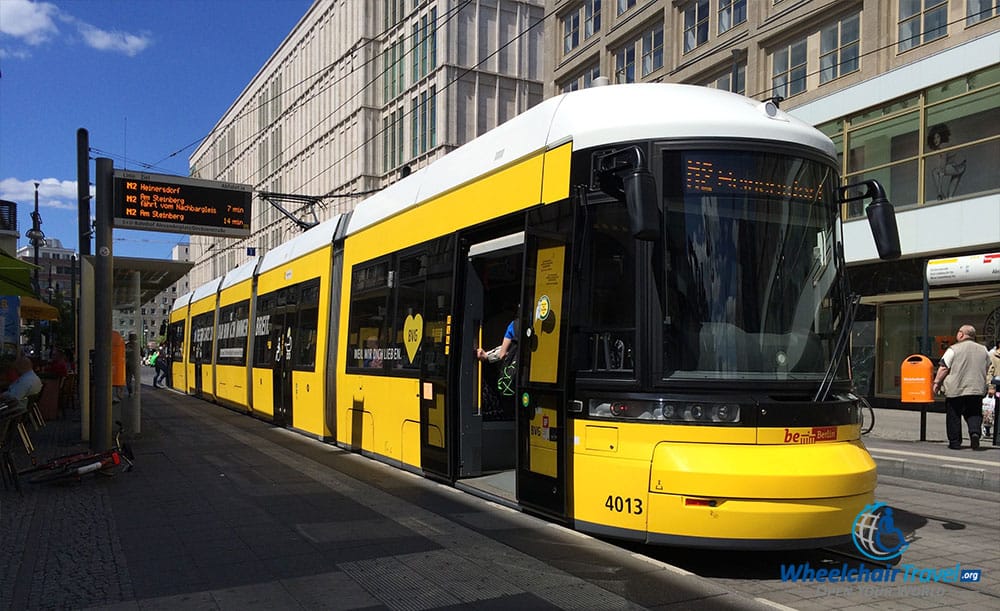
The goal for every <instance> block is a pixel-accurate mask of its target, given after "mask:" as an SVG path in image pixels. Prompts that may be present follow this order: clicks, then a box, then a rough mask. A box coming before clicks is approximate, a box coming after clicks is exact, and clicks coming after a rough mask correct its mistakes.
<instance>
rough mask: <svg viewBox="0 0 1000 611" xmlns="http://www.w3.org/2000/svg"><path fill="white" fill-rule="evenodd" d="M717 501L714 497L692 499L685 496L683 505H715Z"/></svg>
mask: <svg viewBox="0 0 1000 611" xmlns="http://www.w3.org/2000/svg"><path fill="white" fill-rule="evenodd" d="M718 504H719V503H718V502H717V501H716V500H715V499H692V498H688V497H685V498H684V506H685V507H715V506H716V505H718Z"/></svg>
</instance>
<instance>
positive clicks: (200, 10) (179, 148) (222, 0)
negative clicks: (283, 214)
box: [0, 0, 312, 258]
mask: <svg viewBox="0 0 1000 611" xmlns="http://www.w3.org/2000/svg"><path fill="white" fill-rule="evenodd" d="M311 4H312V1H311V0H71V1H54V2H36V1H33V0H0V199H5V200H10V201H14V202H17V204H18V231H19V232H20V234H21V237H20V238H19V239H18V246H19V247H20V246H24V245H26V244H27V240H26V239H25V238H24V232H25V231H27V230H28V229H30V228H31V216H30V213H31V211H32V210H33V209H34V202H35V186H34V183H35V182H38V183H41V186H40V187H39V213H40V215H41V218H42V231H44V232H45V235H46V236H47V237H53V238H58V239H59V240H61V241H62V244H63V246H65V247H67V248H72V249H74V250H79V249H78V243H77V242H78V240H77V205H76V193H77V188H76V132H77V130H78V129H79V128H81V127H82V128H84V129H86V130H88V132H89V135H90V147H91V149H92V152H91V157H109V158H111V159H113V160H114V166H115V169H129V170H143V171H148V172H154V173H160V174H174V175H179V176H186V175H187V174H188V164H187V162H188V156H189V155H190V154H191V153H192V152H193V151H194V149H195V148H196V147H197V145H198V143H200V142H201V140H202V139H203V138H205V137H206V136H207V135H208V134H209V133H210V132H211V130H212V128H213V127H214V126H215V123H216V121H217V120H218V119H219V118H220V117H221V116H222V115H223V113H225V111H226V110H227V109H228V108H229V105H230V104H231V103H232V102H233V101H234V100H235V99H236V97H237V96H238V95H239V94H240V93H241V92H242V91H243V88H244V87H245V86H246V85H247V84H248V83H249V82H250V79H252V78H253V76H254V75H255V74H256V73H257V71H258V70H259V69H260V67H261V66H262V65H263V64H264V62H265V61H266V60H267V58H268V57H270V56H271V54H272V53H273V52H274V50H275V49H277V47H278V45H280V44H281V41H282V40H284V38H285V36H286V35H288V33H289V32H291V30H292V28H293V27H294V26H295V24H296V23H297V22H298V21H299V19H301V18H302V16H303V15H305V13H306V11H307V10H308V8H309V6H310V5H311ZM94 149H97V150H96V151H94ZM150 166H152V167H150ZM90 171H91V181H93V179H94V178H93V177H94V162H93V161H91V162H90ZM91 215H93V207H92V208H91ZM114 238H115V241H114V250H115V254H116V255H121V256H131V257H149V258H169V256H170V249H171V247H172V246H173V245H174V244H176V243H177V242H179V241H186V240H187V236H179V235H174V234H167V233H156V232H148V231H126V230H121V229H116V230H115V231H114ZM91 250H93V246H92V247H91Z"/></svg>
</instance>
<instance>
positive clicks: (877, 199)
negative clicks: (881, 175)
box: [837, 180, 902, 259]
mask: <svg viewBox="0 0 1000 611" xmlns="http://www.w3.org/2000/svg"><path fill="white" fill-rule="evenodd" d="M859 187H865V192H864V194H863V195H851V193H856V192H857V189H858V188H859ZM837 193H838V199H839V201H840V202H841V203H844V202H849V201H855V200H859V199H870V200H871V203H870V204H868V207H867V208H866V209H865V214H867V215H868V225H869V227H871V231H872V237H873V238H875V248H876V249H877V250H878V256H879V258H880V259H898V258H899V256H900V255H901V254H902V249H901V248H900V246H899V228H898V227H897V226H896V211H895V210H894V209H893V207H892V204H891V203H889V199H888V198H887V197H886V196H885V189H883V188H882V185H881V184H879V182H878V181H877V180H866V181H864V182H860V183H857V184H853V185H847V186H844V187H840V189H838V192H837Z"/></svg>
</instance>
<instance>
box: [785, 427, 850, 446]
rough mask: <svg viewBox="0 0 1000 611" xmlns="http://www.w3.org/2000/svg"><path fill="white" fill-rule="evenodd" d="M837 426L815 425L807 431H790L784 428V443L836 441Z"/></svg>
mask: <svg viewBox="0 0 1000 611" xmlns="http://www.w3.org/2000/svg"><path fill="white" fill-rule="evenodd" d="M836 440H837V427H835V426H815V427H813V428H812V429H811V430H809V431H805V432H798V431H797V432H794V433H793V432H792V431H791V430H790V429H785V443H816V442H817V441H836Z"/></svg>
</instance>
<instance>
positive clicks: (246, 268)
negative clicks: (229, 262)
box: [219, 257, 260, 291]
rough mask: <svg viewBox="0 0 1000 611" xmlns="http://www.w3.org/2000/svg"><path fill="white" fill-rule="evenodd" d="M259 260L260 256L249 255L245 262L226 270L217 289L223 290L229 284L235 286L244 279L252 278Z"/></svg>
mask: <svg viewBox="0 0 1000 611" xmlns="http://www.w3.org/2000/svg"><path fill="white" fill-rule="evenodd" d="M259 261H260V257H251V258H250V260H248V261H246V262H245V263H241V264H240V265H237V266H236V267H234V268H233V269H231V270H229V271H228V272H226V275H225V276H223V277H222V284H220V285H219V290H220V291H224V290H226V289H228V288H229V287H231V286H236V285H237V284H239V283H240V282H243V281H244V280H249V279H250V278H253V272H254V270H255V269H257V263H258V262H259Z"/></svg>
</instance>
